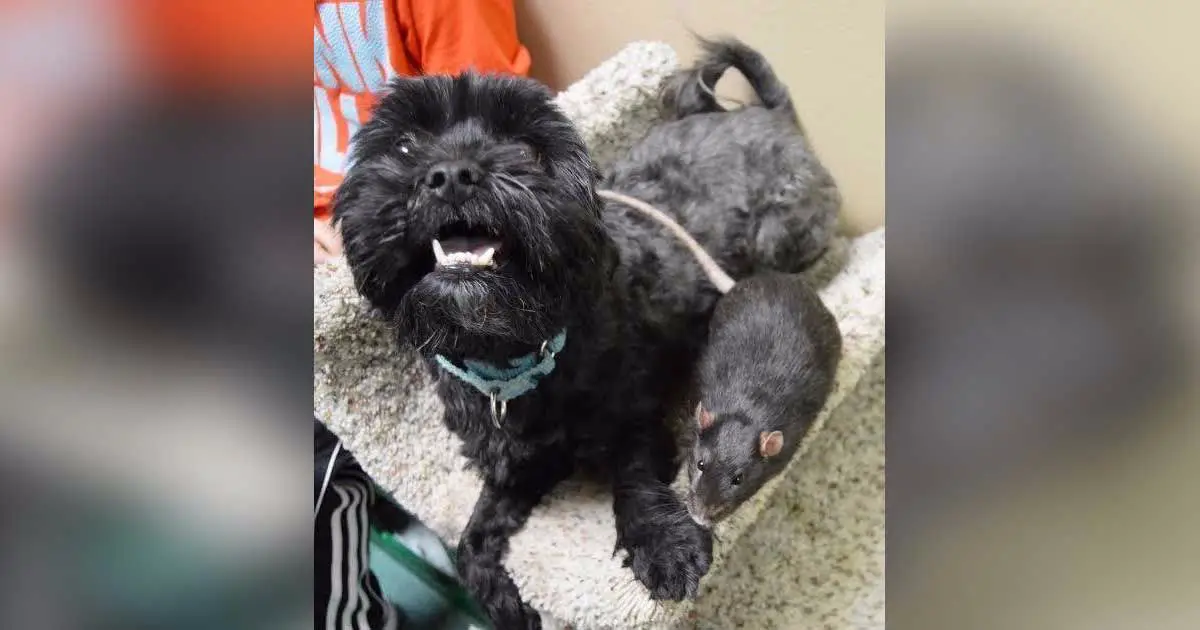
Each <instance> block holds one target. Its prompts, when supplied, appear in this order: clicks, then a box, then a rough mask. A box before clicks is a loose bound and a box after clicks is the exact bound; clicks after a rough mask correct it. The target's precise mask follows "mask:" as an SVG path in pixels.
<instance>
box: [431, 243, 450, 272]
mask: <svg viewBox="0 0 1200 630" xmlns="http://www.w3.org/2000/svg"><path fill="white" fill-rule="evenodd" d="M433 257H434V258H436V259H437V264H439V265H443V266H444V265H446V263H448V262H449V259H448V258H447V256H446V250H444V249H442V244H441V242H439V241H438V240H437V239H436V238H435V239H433Z"/></svg>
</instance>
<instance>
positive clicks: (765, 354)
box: [598, 190, 842, 526]
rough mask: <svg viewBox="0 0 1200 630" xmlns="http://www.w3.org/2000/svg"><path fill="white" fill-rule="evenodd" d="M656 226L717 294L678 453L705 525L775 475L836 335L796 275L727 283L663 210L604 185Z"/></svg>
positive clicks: (824, 382)
mask: <svg viewBox="0 0 1200 630" xmlns="http://www.w3.org/2000/svg"><path fill="white" fill-rule="evenodd" d="M598 193H599V194H600V196H602V197H605V198H607V199H610V200H613V201H619V202H621V203H623V204H625V205H628V206H630V207H631V208H634V209H636V210H638V211H640V212H642V213H644V214H646V215H648V216H650V217H651V218H653V219H655V220H656V221H658V222H660V223H662V224H663V225H664V226H665V227H666V228H667V229H668V230H670V231H671V232H672V233H673V234H674V235H675V236H677V237H678V238H679V239H680V240H681V241H683V243H684V244H685V245H686V246H687V247H688V249H689V250H691V252H692V253H693V255H695V256H696V258H697V260H698V261H699V262H700V266H701V267H703V268H704V271H705V273H706V274H707V275H708V276H709V278H710V280H711V281H712V282H713V284H714V285H716V286H717V289H718V290H720V291H721V293H723V294H724V295H723V296H722V297H721V299H720V300H718V302H717V305H716V308H715V310H714V311H713V316H712V320H711V321H710V323H709V333H708V344H707V346H706V347H705V349H704V351H703V352H702V353H701V356H700V360H699V363H698V365H697V367H696V372H697V378H698V391H699V396H700V402H699V404H697V406H696V411H695V418H694V421H695V430H696V433H695V435H694V438H695V439H694V441H693V443H692V446H691V449H690V453H689V455H688V457H689V459H690V461H689V462H688V477H689V484H688V497H687V505H688V511H689V512H690V513H691V515H692V518H693V519H695V520H696V521H697V522H698V523H700V524H702V525H705V526H711V524H712V523H714V522H716V521H719V520H721V519H723V518H725V517H726V516H728V515H729V514H730V513H731V512H733V511H734V510H735V509H737V508H738V507H740V506H741V505H742V504H743V503H745V502H746V500H747V499H749V498H750V497H751V496H753V495H754V493H755V492H758V490H759V488H761V487H762V486H763V484H765V483H766V482H767V481H769V480H770V479H771V478H773V477H774V476H775V475H778V474H779V473H780V472H781V471H782V470H783V469H784V467H786V466H787V463H788V462H789V461H790V460H791V458H792V455H794V454H795V452H796V449H797V448H798V447H799V446H800V441H801V439H802V438H803V437H804V435H805V433H806V432H807V431H808V427H809V426H810V425H811V424H812V422H813V420H814V419H815V418H816V416H817V414H818V413H820V411H821V408H822V407H824V405H825V401H826V399H827V398H828V397H829V392H830V391H831V390H832V389H833V382H834V377H835V375H836V374H837V367H838V361H839V359H840V358H841V354H842V335H841V332H840V331H839V330H838V324H837V320H836V319H835V318H834V316H833V314H832V313H830V312H829V309H828V308H826V307H825V304H824V303H823V302H822V301H821V298H820V297H818V296H817V293H816V291H814V290H813V288H812V287H811V286H810V285H809V283H808V282H807V281H806V280H805V279H804V278H803V277H802V276H800V275H797V274H783V273H778V272H773V271H768V272H761V273H757V274H754V275H752V276H750V277H747V278H744V279H742V280H740V281H736V282H735V281H734V280H733V279H732V278H730V277H729V276H728V274H726V273H725V272H724V271H722V270H721V267H720V265H718V264H717V263H716V261H715V260H713V259H712V257H711V256H709V254H708V253H707V252H705V251H704V248H703V247H702V246H701V245H700V244H699V243H697V242H696V240H695V239H694V238H692V237H691V235H689V234H688V233H687V231H686V230H684V229H683V228H682V227H681V226H680V225H679V224H677V223H676V222H675V221H674V220H673V219H671V217H670V216H669V215H667V214H666V213H664V212H663V211H661V210H659V209H657V208H655V207H653V206H651V205H650V204H647V203H645V202H643V201H640V200H638V199H634V198H631V197H629V196H627V195H623V194H620V193H614V192H612V191H607V190H601V191H598Z"/></svg>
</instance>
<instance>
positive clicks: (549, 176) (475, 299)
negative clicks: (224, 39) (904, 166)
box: [334, 70, 824, 628]
mask: <svg viewBox="0 0 1200 630" xmlns="http://www.w3.org/2000/svg"><path fill="white" fill-rule="evenodd" d="M768 71H769V70H768ZM771 79H772V80H773V76H772V77H771ZM701 119H703V120H702V121H701ZM743 119H744V120H745V122H744V123H737V122H736V121H737V120H743ZM694 120H695V121H697V122H693V121H694ZM781 121H782V122H781ZM672 127H673V128H674V131H664V129H667V128H672ZM705 129H706V130H707V131H704V130H705ZM797 129H798V126H797V125H796V123H795V122H794V116H792V115H782V114H781V113H780V112H774V111H768V110H766V109H763V108H751V109H748V110H746V111H745V112H739V113H731V114H703V115H697V116H694V117H686V118H683V119H682V120H680V121H678V122H674V123H669V124H668V125H665V126H664V128H662V129H659V130H657V131H656V132H654V133H652V134H651V136H650V138H648V139H647V140H646V142H645V143H643V144H642V145H641V146H640V148H638V149H635V150H634V152H633V155H632V157H631V160H630V161H629V162H627V163H625V165H624V166H623V167H618V169H617V170H616V171H615V172H614V175H612V176H611V177H610V179H609V182H610V185H612V186H614V187H618V188H621V189H624V190H627V191H628V192H631V193H634V194H639V195H644V196H646V197H648V198H650V199H652V200H655V201H658V202H660V203H664V205H666V206H669V207H677V208H680V209H683V210H685V211H686V212H687V213H689V217H691V216H694V217H695V218H696V223H693V225H698V226H701V227H703V226H704V225H707V224H709V223H711V224H712V225H718V224H721V225H725V226H726V227H724V228H722V229H713V228H711V227H709V228H708V229H700V230H698V231H699V233H700V234H699V235H700V236H702V237H704V238H702V239H701V242H703V243H705V244H706V245H707V246H709V247H711V248H712V251H714V253H716V254H718V256H717V257H718V260H721V261H722V262H723V263H724V264H726V265H730V268H731V269H733V270H735V271H739V270H744V269H746V268H749V267H753V266H757V265H759V264H765V265H775V266H778V267H780V268H783V269H796V268H799V267H801V266H803V265H804V264H805V263H806V262H808V261H809V260H811V259H812V258H814V257H815V255H817V254H819V251H820V250H821V249H823V246H821V247H815V248H812V249H811V250H810V249H805V248H806V247H807V245H805V244H806V243H807V242H808V241H807V240H806V238H807V236H806V235H809V234H810V231H811V230H810V228H812V226H813V225H814V221H813V219H812V217H813V214H814V213H813V212H812V210H811V209H810V208H809V207H808V206H804V205H803V204H804V200H805V199H811V198H815V197H819V196H820V195H819V194H817V193H814V192H811V191H810V192H804V191H803V190H802V186H801V184H803V183H804V182H809V181H813V182H816V181H818V180H819V179H820V178H816V177H814V176H813V175H812V171H811V170H810V171H805V172H806V173H808V174H807V175H805V174H801V175H796V174H795V173H794V172H793V171H795V169H797V168H805V167H804V165H803V163H802V162H801V161H798V160H799V159H800V155H801V151H800V148H799V147H800V146H802V141H799V140H794V141H793V142H790V143H789V142H784V141H782V140H781V137H791V138H798V133H797ZM756 138H757V139H756ZM656 144H657V145H662V146H657V147H656V146H655V145H656ZM766 145H770V146H772V147H776V148H777V149H778V150H780V151H783V154H782V155H775V156H774V157H772V155H774V154H773V153H772V152H771V151H770V150H768V148H767V146H766ZM806 159H807V160H808V161H809V162H808V163H809V164H815V162H812V161H811V157H809V158H806ZM646 160H650V161H651V162H652V163H651V162H646ZM447 161H453V162H455V163H459V164H461V163H467V164H469V165H470V167H471V169H470V177H466V176H464V178H463V179H462V183H463V186H465V187H466V189H464V190H462V191H457V192H456V193H455V194H454V195H444V194H442V193H443V192H444V191H443V190H442V189H441V188H440V186H441V184H443V183H444V178H442V177H436V178H434V177H431V175H430V173H431V172H432V170H433V169H434V168H435V167H436V168H441V167H439V166H438V165H441V164H444V163H446V162H447ZM464 161H465V162H464ZM352 163H353V166H352V167H351V168H350V169H349V171H348V173H347V177H346V179H345V181H344V183H343V185H342V186H341V188H340V189H339V191H338V193H337V195H336V198H335V203H334V207H335V210H334V212H335V216H336V219H337V220H338V222H339V223H340V227H341V230H342V234H343V239H344V243H345V252H346V257H347V259H348V261H349V263H350V265H351V267H352V269H353V273H354V277H355V282H356V285H357V287H358V290H359V291H360V292H361V293H362V294H363V295H364V296H365V297H366V298H367V299H368V300H369V301H370V302H371V303H372V304H373V305H375V306H376V307H378V308H379V309H381V310H382V312H383V313H384V314H385V315H386V316H387V317H390V318H393V319H394V321H395V322H396V323H397V325H398V328H399V330H400V334H401V338H402V340H403V341H404V342H406V343H410V344H412V345H413V346H415V347H417V348H418V349H419V350H420V352H421V354H422V356H423V357H425V359H426V360H427V362H428V365H429V368H430V370H431V372H432V373H433V374H434V376H435V378H436V379H437V388H438V393H439V395H440V397H441V399H442V401H443V402H444V404H445V417H444V421H445V423H446V425H447V426H448V427H449V428H450V429H451V430H452V431H453V432H454V433H455V434H457V435H458V436H459V437H460V438H462V440H463V453H464V454H465V455H466V457H468V458H469V459H470V460H471V461H472V462H473V463H474V464H475V465H476V466H477V467H478V469H479V471H480V473H481V475H482V477H483V479H484V488H483V491H482V492H481V494H480V496H479V499H478V502H477V503H476V505H475V510H474V513H473V514H472V516H471V519H470V521H469V523H468V524H467V527H466V530H465V531H464V533H463V536H462V539H461V540H460V542H459V548H458V554H459V555H458V565H459V570H460V573H461V575H462V577H463V579H464V581H465V583H466V585H467V587H468V588H469V589H470V591H471V592H472V594H474V595H475V596H476V597H477V598H478V599H479V601H480V602H481V603H482V605H483V606H484V608H485V609H486V610H487V612H488V614H489V615H490V616H491V618H492V620H493V622H494V623H495V625H496V627H498V628H524V627H538V626H539V623H540V622H539V620H538V616H537V614H536V612H535V611H534V610H533V609H532V608H531V607H530V606H528V605H527V604H526V603H524V602H523V601H522V600H521V598H520V595H519V593H518V592H517V588H516V586H515V585H514V583H513V581H512V579H511V578H510V577H509V575H508V573H507V572H506V570H505V569H504V568H503V566H502V559H503V557H504V554H505V553H506V551H507V548H508V541H509V539H510V537H511V536H512V535H513V534H514V533H515V532H517V531H518V530H519V529H520V528H521V527H522V526H523V524H524V522H525V520H526V519H527V518H528V516H529V514H530V512H531V510H532V509H533V508H534V506H535V505H537V503H538V502H539V501H540V500H541V499H542V498H543V497H544V496H545V495H546V493H548V492H549V491H550V490H551V489H552V488H553V487H554V486H555V485H556V484H557V483H558V482H559V481H561V480H562V479H564V478H566V477H567V476H569V475H571V474H572V473H573V472H575V471H577V470H587V471H597V472H600V473H602V474H604V475H606V476H608V477H609V478H611V481H612V484H613V493H614V497H613V510H614V513H615V516H616V524H617V547H618V549H624V550H626V551H627V552H628V558H627V565H628V566H630V567H631V569H632V571H633V573H634V575H635V576H636V577H637V579H638V580H640V581H641V582H642V583H643V584H644V585H645V586H646V587H647V588H648V589H649V590H650V592H651V594H652V595H653V596H654V597H656V598H661V599H681V598H683V597H687V596H692V595H694V594H695V592H696V589H697V586H698V583H699V580H700V578H701V577H702V576H703V575H704V574H705V572H706V571H707V570H708V564H709V561H710V557H711V550H712V539H711V534H710V533H709V532H708V531H706V530H705V529H703V528H701V527H699V526H698V525H697V524H696V523H695V522H693V521H692V520H691V519H690V518H689V517H688V514H687V511H686V509H685V507H684V506H683V503H682V502H681V500H680V499H679V498H678V497H677V496H676V495H675V494H674V493H673V492H672V491H671V490H670V489H669V487H668V483H669V482H670V481H671V480H672V479H673V477H674V475H675V473H676V471H677V467H678V462H677V453H676V448H675V441H674V438H673V435H672V433H671V431H670V429H669V427H668V425H667V423H666V421H665V419H666V418H667V417H668V414H669V413H670V412H671V411H672V410H673V408H674V406H675V405H677V404H679V403H680V402H681V398H682V396H683V395H685V393H686V392H685V389H686V388H687V385H688V383H689V382H690V377H691V369H692V365H693V363H694V361H695V358H696V356H697V354H698V352H699V351H700V349H701V347H702V345H703V342H704V338H705V335H706V328H707V323H708V319H709V316H710V315H711V312H712V307H713V305H714V303H715V301H716V298H717V292H716V291H715V289H713V288H712V287H711V286H710V285H708V284H707V281H706V280H704V278H703V275H702V274H701V272H700V268H699V267H698V266H697V265H696V263H695V261H694V259H693V258H692V256H691V254H689V253H688V252H687V251H686V250H685V249H683V247H682V246H681V245H680V244H679V243H678V242H677V241H676V240H675V239H674V238H673V237H671V236H670V235H668V234H667V233H665V232H664V231H663V230H662V229H661V228H660V227H659V226H658V225H656V224H654V223H652V222H650V221H648V220H646V219H644V218H643V217H641V216H640V215H637V214H635V213H631V212H629V211H627V210H625V209H616V208H613V209H608V210H606V208H605V207H604V206H603V204H602V203H601V201H600V200H599V199H598V197H597V196H596V194H595V186H596V184H597V180H598V175H599V174H598V173H597V171H596V169H595V166H594V165H593V163H592V161H591V159H590V158H589V157H588V154H587V150H586V148H585V146H584V144H583V142H582V139H581V138H580V136H579V134H578V133H577V132H576V130H575V129H574V127H573V126H572V125H571V123H570V122H569V121H568V120H567V119H566V117H565V116H563V114H562V113H561V112H560V111H559V110H558V109H557V108H556V107H555V106H554V105H553V103H552V96H551V94H550V92H549V91H548V90H547V89H546V88H545V87H543V86H541V85H539V84H537V83H535V82H533V81H529V80H524V79H518V78H505V77H498V76H486V77H485V76H478V75H465V76H462V77H459V78H449V77H425V78H419V79H398V80H396V81H395V82H393V84H392V85H391V90H390V92H389V93H388V94H387V95H386V96H385V97H384V98H383V99H382V101H381V102H380V105H379V107H378V109H377V111H376V113H375V116H374V117H373V119H372V120H371V121H370V122H369V123H368V124H366V125H365V126H364V127H363V129H362V130H361V131H360V132H359V134H358V135H357V136H356V137H355V139H354V150H353V154H352ZM721 163H726V166H721V165H720V164H721ZM733 164H737V165H738V166H737V168H730V167H731V166H732V165H733ZM476 167H477V169H478V170H477V171H476V170H475V169H476ZM752 169H761V172H755V173H754V174H750V173H751V170H752ZM785 170H786V171H789V172H788V174H787V179H788V182H787V183H786V184H783V183H781V182H779V181H775V180H771V181H765V180H764V177H767V178H769V177H770V176H769V175H766V174H767V173H775V177H776V178H778V177H780V173H782V172H783V171H785ZM714 172H721V173H722V175H721V179H719V180H718V181H716V182H711V183H710V182H706V181H705V180H706V179H707V178H709V177H711V176H712V175H713V173H714ZM477 175H478V176H477ZM435 184H436V185H435ZM713 184H717V186H713ZM721 185H724V186H726V187H728V188H729V190H722V189H721V188H720V186H721ZM761 187H767V188H770V190H760V188H761ZM785 190H787V191H792V192H793V193H794V194H792V195H791V196H790V197H786V198H787V199H788V200H790V203H791V206H790V207H785V206H784V205H783V201H784V199H785V195H783V193H782V191H785ZM718 192H719V194H718ZM729 195H740V197H730V196H729ZM446 199H450V201H447V200H446ZM772 200H774V202H772ZM734 235H736V236H734ZM468 236H470V237H476V238H486V239H491V240H493V241H496V242H498V243H500V247H499V250H498V252H497V254H496V261H497V265H496V266H495V267H494V268H486V269H481V268H476V269H470V270H465V269H455V268H443V267H437V266H435V259H434V255H433V253H432V248H431V241H432V240H433V239H434V238H439V239H442V240H443V241H445V239H451V238H454V237H468ZM816 238H817V240H822V239H823V238H824V237H822V236H820V235H817V236H816ZM797 244H799V245H800V249H797V248H796V245H797ZM735 261H736V262H738V263H739V264H733V263H734V262H735ZM564 327H565V328H566V329H567V334H568V337H567V343H566V347H565V349H564V350H563V351H562V352H561V353H560V354H559V355H558V367H557V369H556V370H555V371H554V372H553V373H551V374H550V375H549V376H547V377H546V378H544V379H543V380H542V382H541V383H540V384H539V386H538V387H537V389H536V390H534V391H533V392H530V393H528V394H526V395H524V396H521V397H518V398H516V399H513V400H511V401H509V403H508V409H507V415H506V417H505V418H504V420H503V422H502V425H501V428H496V427H495V426H493V422H492V418H491V412H490V406H489V401H488V399H487V398H485V397H484V396H482V395H481V394H480V393H479V392H477V391H476V390H475V389H473V388H471V387H469V386H467V385H465V384H464V383H462V382H460V381H459V380H458V379H456V378H455V377H453V376H450V375H447V374H445V373H442V372H441V370H440V369H439V368H438V367H437V365H436V363H435V362H434V361H433V360H432V357H433V356H434V355H436V354H443V355H445V356H447V357H448V358H450V359H451V360H453V361H455V362H457V363H459V364H461V361H462V359H464V358H467V357H470V358H477V359H484V360H489V361H492V362H494V363H500V362H502V361H504V360H505V359H508V358H510V357H515V356H519V355H523V354H527V353H530V352H533V351H536V350H537V349H538V347H539V346H540V344H541V343H542V342H543V341H544V340H545V339H547V338H549V337H551V336H553V335H554V334H555V333H556V332H557V331H558V330H560V329H561V328H564Z"/></svg>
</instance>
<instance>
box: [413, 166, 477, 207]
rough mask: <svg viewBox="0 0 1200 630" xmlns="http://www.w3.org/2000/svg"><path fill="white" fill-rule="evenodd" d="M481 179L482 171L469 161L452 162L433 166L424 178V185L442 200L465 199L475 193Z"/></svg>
mask: <svg viewBox="0 0 1200 630" xmlns="http://www.w3.org/2000/svg"><path fill="white" fill-rule="evenodd" d="M481 179H483V169H481V168H479V165H478V164H476V163H474V162H471V161H469V160H454V161H450V162H440V163H438V164H434V165H433V168H431V169H429V174H428V175H426V176H425V185H426V186H428V187H429V189H430V190H432V191H433V193H434V194H435V195H437V196H439V197H441V198H443V199H450V198H460V199H461V198H465V197H469V196H470V195H471V194H473V193H474V192H475V185H476V184H478V183H479V180H481Z"/></svg>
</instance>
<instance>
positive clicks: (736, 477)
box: [730, 475, 742, 486]
mask: <svg viewBox="0 0 1200 630" xmlns="http://www.w3.org/2000/svg"><path fill="white" fill-rule="evenodd" d="M730 482H732V483H733V485H735V486H740V485H742V476H741V475H734V476H733V479H730Z"/></svg>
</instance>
